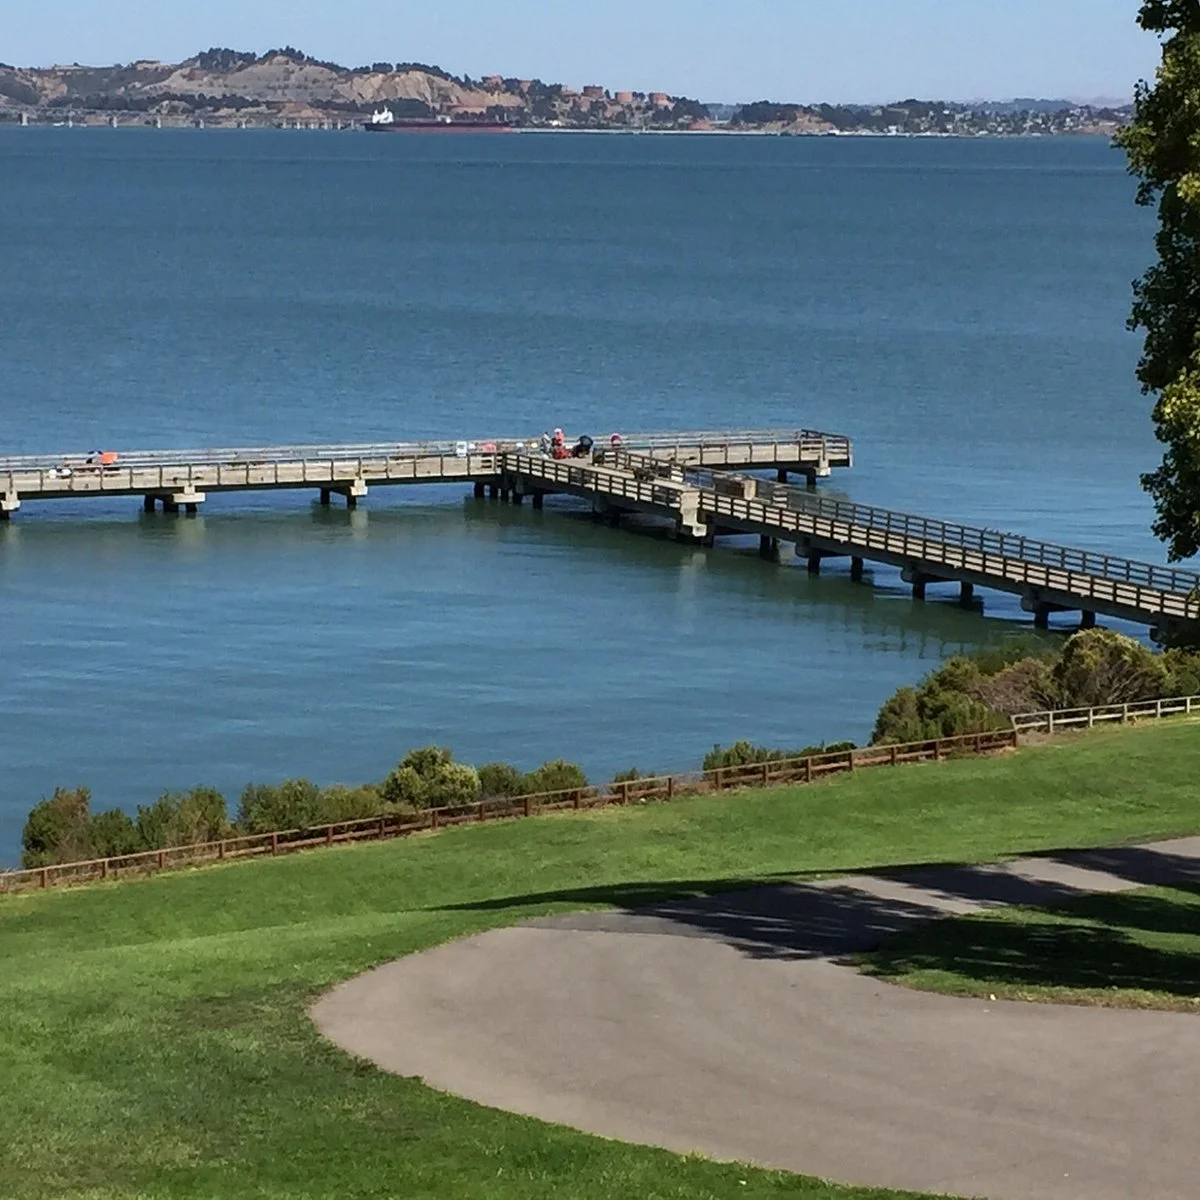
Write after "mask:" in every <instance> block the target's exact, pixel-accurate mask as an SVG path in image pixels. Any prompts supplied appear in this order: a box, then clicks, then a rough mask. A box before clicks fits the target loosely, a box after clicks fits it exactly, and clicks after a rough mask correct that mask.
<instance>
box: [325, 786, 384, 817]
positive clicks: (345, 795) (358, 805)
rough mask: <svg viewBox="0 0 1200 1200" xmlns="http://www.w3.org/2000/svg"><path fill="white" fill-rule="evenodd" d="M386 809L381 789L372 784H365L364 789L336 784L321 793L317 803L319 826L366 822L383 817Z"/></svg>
mask: <svg viewBox="0 0 1200 1200" xmlns="http://www.w3.org/2000/svg"><path fill="white" fill-rule="evenodd" d="M386 808H387V806H386V805H385V804H384V802H383V797H382V796H381V795H380V794H379V789H378V788H376V787H373V786H371V785H370V784H364V785H363V786H362V787H345V786H343V785H341V784H335V785H334V786H333V787H327V788H324V789H323V790H322V792H321V795H320V798H319V799H318V802H317V815H318V818H319V819H318V821H317V824H320V825H336V824H337V823H338V822H340V821H365V820H367V819H368V818H370V817H378V816H382V815H383V813H384V811H385V810H386Z"/></svg>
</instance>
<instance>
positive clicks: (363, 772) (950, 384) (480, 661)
mask: <svg viewBox="0 0 1200 1200" xmlns="http://www.w3.org/2000/svg"><path fill="white" fill-rule="evenodd" d="M0 184H2V186H3V194H4V198H5V205H4V217H3V220H2V221H0V283H2V286H0V456H2V455H4V454H15V453H26V452H28V453H32V452H45V453H50V454H58V453H65V452H68V451H71V452H77V451H86V450H89V449H91V448H94V447H103V448H106V449H107V448H111V449H115V450H118V451H120V450H133V449H151V448H169V447H175V448H178V447H190V446H236V445H263V444H275V443H279V444H299V443H313V442H337V441H354V442H362V441H372V440H387V441H392V440H395V441H401V440H412V439H417V438H424V437H444V438H460V437H461V438H481V437H485V436H495V435H522V436H537V435H538V434H540V433H541V431H542V430H543V429H546V428H551V427H553V426H555V425H561V426H563V427H564V428H565V429H566V430H567V432H568V434H569V435H575V434H581V433H589V434H591V435H593V436H594V437H597V438H603V437H606V436H607V435H608V434H609V433H610V432H612V431H624V432H632V431H654V430H676V429H705V428H708V429H712V428H731V427H745V428H752V427H784V428H800V427H811V428H819V429H825V430H829V431H834V432H839V433H846V434H849V435H850V436H852V437H853V438H854V439H855V452H856V461H855V466H854V468H853V470H852V471H849V472H843V473H840V474H839V475H838V476H837V477H836V478H835V479H833V480H831V481H827V482H825V483H823V484H822V485H821V486H822V487H823V488H824V489H825V490H827V491H829V492H833V493H839V494H845V495H848V496H850V497H852V498H854V499H856V500H862V501H867V502H871V503H877V504H881V505H887V506H891V507H894V508H899V509H903V510H907V511H910V512H918V513H923V514H927V515H931V516H939V517H944V518H948V519H952V520H959V521H964V522H968V523H975V524H983V525H986V526H989V527H992V528H1000V529H1011V530H1015V531H1020V532H1025V533H1028V534H1030V535H1032V536H1040V537H1044V538H1048V539H1051V540H1055V541H1059V542H1063V543H1066V544H1069V545H1082V546H1088V547H1095V548H1100V549H1104V550H1107V551H1110V552H1113V553H1118V554H1127V555H1131V556H1135V557H1142V558H1148V559H1150V560H1152V561H1161V560H1162V551H1161V548H1160V547H1159V546H1158V545H1157V544H1156V543H1155V542H1154V540H1153V539H1152V538H1151V536H1150V534H1149V532H1148V530H1149V524H1150V519H1151V513H1150V509H1149V505H1148V503H1147V501H1146V498H1145V497H1144V496H1143V494H1142V492H1141V490H1140V488H1139V486H1138V475H1139V473H1140V472H1141V471H1144V470H1147V469H1149V468H1151V467H1152V466H1154V465H1155V463H1156V461H1157V457H1158V455H1157V448H1156V446H1155V443H1154V441H1153V438H1152V436H1151V432H1150V425H1149V404H1148V401H1147V400H1146V399H1145V398H1144V397H1142V396H1141V395H1140V394H1139V392H1138V389H1137V386H1136V383H1135V381H1134V378H1133V369H1134V365H1135V363H1136V359H1137V353H1138V345H1137V341H1136V339H1135V338H1134V337H1133V336H1132V335H1130V334H1129V333H1127V332H1126V331H1125V329H1124V321H1125V316H1126V312H1127V309H1128V305H1129V298H1130V294H1129V285H1130V281H1131V280H1132V279H1133V278H1134V277H1135V276H1136V275H1137V274H1138V273H1140V271H1141V270H1142V269H1143V268H1144V267H1145V265H1146V264H1147V263H1148V262H1149V261H1150V258H1151V255H1152V250H1153V247H1152V234H1153V227H1152V221H1151V217H1150V214H1148V213H1146V212H1144V211H1140V210H1138V209H1136V208H1135V207H1134V205H1133V188H1132V184H1131V182H1130V180H1129V179H1128V177H1127V175H1126V173H1125V170H1124V162H1123V159H1122V157H1121V155H1120V154H1119V153H1118V152H1117V151H1115V150H1113V149H1112V148H1111V147H1109V146H1108V145H1107V144H1106V143H1105V142H1104V141H1102V140H1098V139H1046V140H1014V141H989V140H976V141H958V140H901V139H835V138H817V139H780V138H761V137H760V138H754V137H729V138H722V137H655V136H643V137H613V136H582V135H520V136H517V135H513V136H507V137H495V136H472V135H461V136H452V137H429V136H419V135H411V136H393V137H378V136H375V137H371V136H367V135H365V134H362V133H340V134H334V133H317V132H298V131H278V132H217V131H170V132H168V131H154V130H109V129H86V130H85V129H15V128H9V129H4V130H0ZM314 500H315V497H314V496H310V495H308V494H301V493H284V494H278V495H256V494H248V495H244V496H225V497H212V498H210V499H209V501H208V502H207V503H206V504H205V505H204V506H203V508H202V511H201V515H200V516H198V517H197V518H195V519H193V520H185V519H179V518H175V517H169V516H165V515H164V514H156V515H153V516H150V515H144V514H142V513H141V512H140V506H139V505H138V503H137V502H136V501H135V500H130V499H124V500H112V501H98V502H95V503H75V502H56V503H46V504H42V505H38V504H36V503H28V504H26V505H25V506H24V507H23V508H22V509H21V511H20V512H19V513H18V514H17V516H16V518H15V519H14V520H13V521H12V522H10V523H9V524H8V525H6V526H3V527H0V864H5V863H7V864H10V865H11V864H13V863H15V861H16V859H17V857H18V854H19V836H20V829H21V823H22V821H23V819H24V815H25V813H26V811H27V810H28V808H29V806H30V805H31V804H32V803H33V802H35V801H36V800H37V799H38V798H39V797H41V796H43V795H46V794H48V793H49V792H50V791H51V790H53V788H54V787H55V786H58V785H62V786H76V785H79V784H86V785H88V786H89V787H90V788H91V789H92V792H93V797H94V803H95V804H96V805H97V806H109V805H122V806H124V807H126V808H129V809H130V810H132V809H133V808H134V807H135V806H136V805H137V804H145V803H149V802H151V801H152V800H153V799H154V798H155V797H156V796H157V795H158V794H159V793H160V792H162V791H163V790H165V789H168V788H170V789H178V788H186V787H190V786H193V785H196V784H201V783H203V784H209V785H212V786H216V787H219V788H221V789H222V790H224V791H225V792H226V793H227V794H228V795H229V796H230V797H231V799H233V798H235V797H236V795H237V793H238V792H239V791H240V789H241V787H242V786H243V785H244V784H246V783H248V782H250V781H252V780H254V781H273V780H279V779H281V778H284V777H287V776H296V775H306V776H310V777H312V778H313V779H315V780H317V781H318V782H321V783H332V782H356V781H361V780H366V779H374V778H380V777H382V775H384V774H385V773H386V771H387V770H388V769H389V768H390V766H391V765H392V764H393V763H394V762H395V761H396V760H397V759H398V758H399V757H401V756H402V755H403V753H404V752H405V751H406V750H407V749H408V748H410V747H412V746H416V745H421V744H424V743H428V742H438V743H440V744H445V745H449V746H451V747H452V748H453V749H454V751H455V753H456V755H457V756H459V757H460V758H462V759H464V760H467V761H474V762H483V761H488V760H494V759H506V760H510V761H513V762H516V763H517V764H519V765H520V766H522V767H525V768H529V767H532V766H535V765H537V763H539V762H541V761H542V760H543V759H546V758H550V757H558V756H560V755H561V756H564V757H566V758H569V759H574V760H577V761H579V762H580V763H581V764H582V765H583V766H584V767H585V769H586V770H588V772H589V773H590V774H591V775H592V776H593V778H596V779H603V778H605V777H606V776H608V775H609V774H610V773H611V772H613V771H615V770H618V769H622V768H626V767H630V766H634V765H636V766H638V767H640V768H641V769H643V770H649V769H671V768H683V767H687V766H694V765H698V764H699V761H700V759H701V757H702V756H703V754H704V753H705V751H706V750H708V749H709V748H710V747H711V746H712V745H713V744H714V743H716V742H729V741H732V740H734V739H735V738H739V737H747V738H751V739H754V740H756V741H761V742H765V743H768V744H772V745H782V746H790V747H800V746H804V745H807V744H809V743H814V742H819V741H822V740H841V739H845V738H850V739H855V740H860V741H861V740H864V739H865V738H866V737H867V736H869V733H870V728H871V725H872V722H873V718H874V714H875V712H876V710H877V708H878V706H879V705H880V703H881V702H882V701H883V700H884V699H886V697H887V696H888V695H889V694H890V693H891V692H892V691H893V690H894V689H895V688H896V687H898V686H900V685H901V684H904V683H909V682H913V681H915V680H916V679H917V678H919V677H920V676H921V675H922V674H923V673H924V672H926V671H927V670H929V669H930V668H931V667H932V666H933V665H934V664H935V663H936V662H937V661H938V660H939V659H941V658H943V657H944V656H946V655H948V654H951V653H954V652H956V651H959V650H962V649H967V648H972V647H977V646H981V645H987V644H994V643H996V642H998V641H1003V640H1004V639H1007V638H1012V637H1016V636H1024V635H1025V634H1027V633H1028V630H1029V624H1030V618H1029V617H1028V616H1027V615H1025V614H1022V613H1021V612H1020V609H1019V606H1018V603H1017V601H1016V599H1015V598H1013V597H1007V596H1000V595H997V594H993V593H988V594H985V596H984V608H983V612H982V614H981V613H978V612H969V611H964V610H962V609H960V608H959V607H957V606H956V604H955V603H954V592H953V590H952V589H949V588H946V589H937V588H932V589H931V590H930V597H931V599H930V601H929V602H927V603H925V604H920V603H915V602H914V601H913V600H912V598H911V596H910V595H909V590H908V589H907V588H906V587H905V586H904V585H903V584H902V583H901V581H900V579H899V575H898V573H896V572H894V571H891V570H888V569H883V568H879V569H876V570H875V571H873V572H872V571H870V569H869V570H868V578H867V586H860V585H854V584H851V583H850V582H849V579H848V577H847V573H846V568H845V566H844V565H838V564H836V563H835V564H830V565H829V566H828V567H827V569H826V572H825V574H823V575H822V576H821V577H820V578H818V579H810V578H809V577H808V576H807V574H806V572H805V571H804V569H803V566H802V564H798V563H797V560H795V559H794V558H791V557H789V556H786V555H785V557H784V559H783V561H781V562H780V563H778V564H772V563H767V562H763V561H761V560H760V559H759V558H758V557H757V554H756V550H757V542H756V540H752V539H733V540H731V541H724V540H723V541H722V543H721V544H719V545H718V546H717V547H716V548H714V549H711V550H705V549H697V548H692V547H685V546H680V545H676V544H675V543H673V542H671V541H669V540H666V539H664V538H663V537H661V536H659V535H658V534H657V533H656V532H655V531H654V530H653V529H649V528H635V529H634V530H624V529H623V530H612V529H609V528H607V527H605V526H602V525H598V524H596V523H594V522H593V521H592V520H591V519H590V517H589V516H588V514H587V513H586V512H585V511H583V509H582V508H581V507H580V506H579V505H578V504H577V503H576V502H573V501H569V500H553V501H550V502H548V503H547V506H546V509H545V511H544V512H534V511H532V510H531V509H530V508H529V507H528V506H526V507H524V508H519V509H518V508H508V507H504V506H501V505H500V504H498V503H495V502H491V503H489V502H487V501H477V500H475V499H473V498H471V497H470V496H469V495H468V494H466V489H462V488H458V487H453V486H451V487H440V488H437V487H435V488H411V489H409V488H396V489H391V490H388V489H374V490H373V491H372V493H371V495H370V496H369V497H368V499H367V500H366V501H365V503H364V505H363V507H361V508H360V509H359V510H358V511H356V512H353V513H348V512H346V511H344V510H338V509H336V508H335V509H320V508H319V507H318V506H316V505H315V504H314ZM940 592H944V595H942V596H939V593H940ZM1063 620H1067V618H1063Z"/></svg>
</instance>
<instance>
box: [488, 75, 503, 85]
mask: <svg viewBox="0 0 1200 1200" xmlns="http://www.w3.org/2000/svg"><path fill="white" fill-rule="evenodd" d="M483 86H484V87H489V88H502V87H503V86H504V76H503V75H485V76H484V77H483Z"/></svg>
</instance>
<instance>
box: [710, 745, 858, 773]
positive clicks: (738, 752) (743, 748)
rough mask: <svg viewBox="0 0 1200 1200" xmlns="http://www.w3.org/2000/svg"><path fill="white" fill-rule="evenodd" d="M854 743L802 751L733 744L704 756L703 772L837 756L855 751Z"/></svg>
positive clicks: (719, 747) (811, 747)
mask: <svg viewBox="0 0 1200 1200" xmlns="http://www.w3.org/2000/svg"><path fill="white" fill-rule="evenodd" d="M855 749H857V746H856V745H855V743H854V742H833V743H832V744H830V745H828V746H826V745H825V744H824V743H822V744H821V745H819V746H805V747H804V749H803V750H783V749H771V748H770V747H767V746H754V745H752V744H751V743H750V742H747V741H744V740H743V741H739V742H734V743H733V745H732V746H726V747H724V748H722V747H721V746H714V747H713V748H712V749H711V750H710V751H709V752H708V753H707V754H706V755H705V756H704V770H706V771H718V770H724V769H726V768H728V767H749V766H754V765H756V764H758V763H771V762H784V761H788V760H791V759H796V758H815V757H816V756H817V755H819V754H839V753H842V752H844V751H846V750H855Z"/></svg>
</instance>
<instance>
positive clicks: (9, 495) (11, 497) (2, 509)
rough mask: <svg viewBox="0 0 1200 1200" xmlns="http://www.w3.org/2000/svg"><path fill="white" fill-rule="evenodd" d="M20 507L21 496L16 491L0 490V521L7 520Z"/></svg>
mask: <svg viewBox="0 0 1200 1200" xmlns="http://www.w3.org/2000/svg"><path fill="white" fill-rule="evenodd" d="M20 507H21V497H20V496H18V495H17V493H16V492H0V521H7V520H8V519H9V517H11V516H12V515H13V513H15V512H16V511H17V509H18V508H20Z"/></svg>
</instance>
